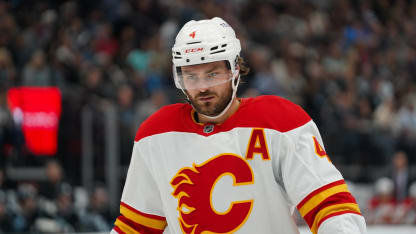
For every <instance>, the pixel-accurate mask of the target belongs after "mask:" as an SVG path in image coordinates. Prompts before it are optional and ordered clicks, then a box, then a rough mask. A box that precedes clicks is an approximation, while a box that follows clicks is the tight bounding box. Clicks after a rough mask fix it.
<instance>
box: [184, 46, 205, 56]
mask: <svg viewBox="0 0 416 234" xmlns="http://www.w3.org/2000/svg"><path fill="white" fill-rule="evenodd" d="M203 50H204V48H202V47H200V48H192V49H186V50H185V54H188V53H195V52H201V51H203Z"/></svg>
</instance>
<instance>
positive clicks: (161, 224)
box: [120, 205, 166, 230]
mask: <svg viewBox="0 0 416 234" xmlns="http://www.w3.org/2000/svg"><path fill="white" fill-rule="evenodd" d="M120 213H121V214H122V215H124V216H125V217H126V218H128V219H130V220H133V221H134V222H136V223H139V224H141V225H143V226H146V227H150V228H155V229H160V230H163V229H165V227H166V220H156V219H152V218H148V217H145V216H142V215H140V214H138V213H135V212H133V211H132V210H130V209H128V208H127V207H125V206H122V205H121V206H120Z"/></svg>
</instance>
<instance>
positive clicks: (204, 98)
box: [199, 96, 214, 102]
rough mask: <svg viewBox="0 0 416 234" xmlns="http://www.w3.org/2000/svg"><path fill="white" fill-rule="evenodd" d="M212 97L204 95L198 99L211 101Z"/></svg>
mask: <svg viewBox="0 0 416 234" xmlns="http://www.w3.org/2000/svg"><path fill="white" fill-rule="evenodd" d="M212 99H214V96H206V97H200V98H199V100H200V101H203V102H206V101H211V100H212Z"/></svg>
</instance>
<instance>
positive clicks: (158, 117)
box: [134, 103, 190, 141]
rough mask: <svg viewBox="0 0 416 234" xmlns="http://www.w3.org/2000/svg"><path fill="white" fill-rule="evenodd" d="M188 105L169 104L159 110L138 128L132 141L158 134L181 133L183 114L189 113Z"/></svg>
mask: <svg viewBox="0 0 416 234" xmlns="http://www.w3.org/2000/svg"><path fill="white" fill-rule="evenodd" d="M189 108H190V106H189V105H187V104H183V103H177V104H171V105H167V106H164V107H162V108H160V109H159V110H158V111H156V112H155V113H154V114H152V115H151V116H150V117H149V118H147V119H146V120H145V121H144V122H143V123H142V124H141V125H140V127H139V129H138V130H137V133H136V137H135V139H134V141H139V140H140V139H142V138H144V137H147V136H152V135H156V134H160V133H165V132H171V131H179V132H181V131H183V130H184V127H185V126H184V124H183V119H182V118H183V113H184V112H186V111H189V110H188V109H189Z"/></svg>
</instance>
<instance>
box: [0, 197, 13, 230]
mask: <svg viewBox="0 0 416 234" xmlns="http://www.w3.org/2000/svg"><path fill="white" fill-rule="evenodd" d="M11 231H12V217H11V214H10V211H8V209H7V200H6V193H5V192H4V191H2V190H0V233H7V232H11Z"/></svg>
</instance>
